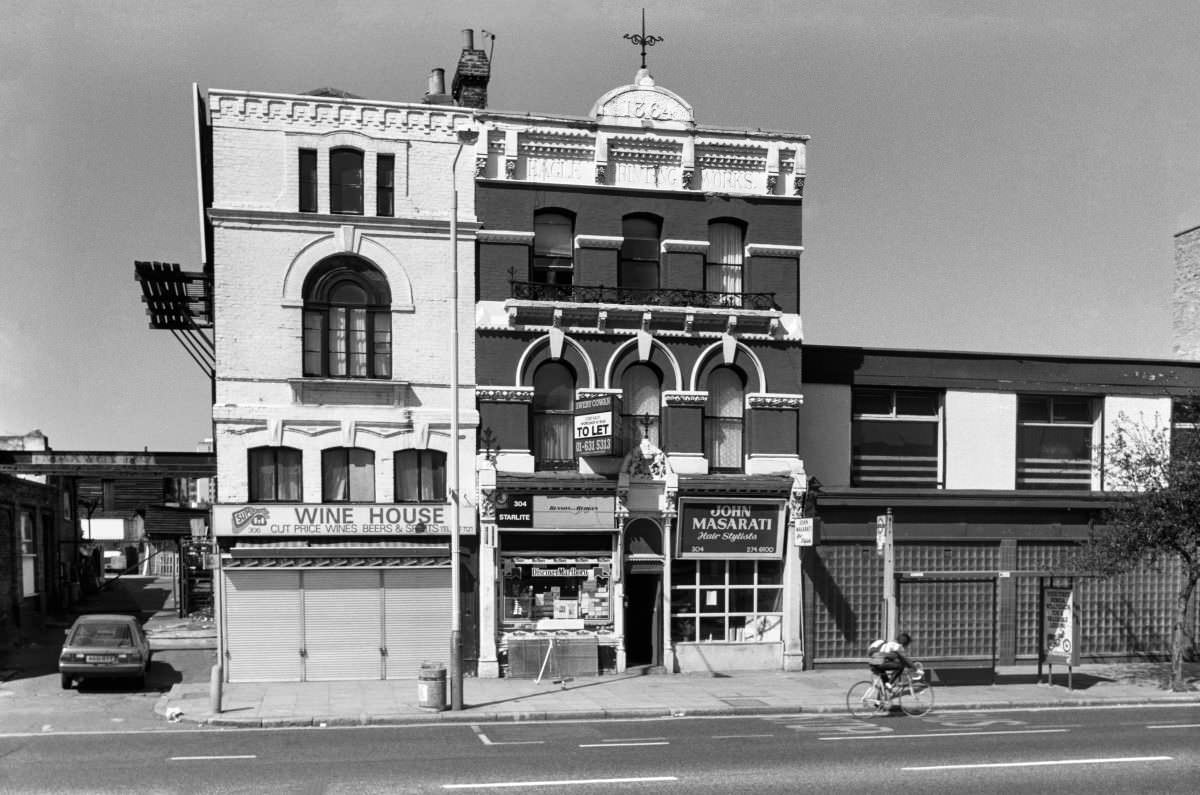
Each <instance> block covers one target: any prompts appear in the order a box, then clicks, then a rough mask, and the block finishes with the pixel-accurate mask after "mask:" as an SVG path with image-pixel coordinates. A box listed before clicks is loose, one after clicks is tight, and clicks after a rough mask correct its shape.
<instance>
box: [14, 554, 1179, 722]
mask: <svg viewBox="0 0 1200 795" xmlns="http://www.w3.org/2000/svg"><path fill="white" fill-rule="evenodd" d="M76 612H89V613H93V612H138V613H140V614H141V615H142V617H143V618H144V619H145V627H146V629H147V634H148V635H149V636H150V639H151V645H152V647H153V648H154V649H156V650H164V649H213V648H216V628H215V625H214V624H213V623H212V621H211V620H208V619H207V618H204V617H184V618H180V617H179V616H178V615H177V613H176V611H175V609H174V602H173V598H172V593H171V581H170V580H169V579H155V578H122V581H120V582H118V583H115V584H113V585H112V586H110V587H109V588H107V589H105V590H104V591H101V592H100V594H96V595H92V596H91V597H89V598H88V599H86V600H85V602H84V603H83V604H82V605H81V606H79V607H78V608H77V610H76ZM63 618H64V620H65V619H66V618H69V616H64V617H63ZM55 623H56V622H51V626H50V627H48V629H47V631H48V632H52V631H53V629H54V625H55ZM61 633H62V630H61V627H60V628H59V629H58V642H59V643H61ZM51 640H52V637H51ZM43 643H45V639H43ZM33 646H35V647H36V646H37V644H33ZM916 652H917V656H918V657H919V656H920V650H919V649H917V650H916ZM20 653H21V650H20V649H15V650H13V649H10V650H8V652H7V654H6V653H5V652H4V651H0V680H3V678H4V676H3V674H4V671H5V669H6V667H7V668H8V670H10V671H11V670H13V669H12V666H13V665H14V664H16V665H19V664H20ZM1185 672H1186V675H1187V678H1188V681H1189V684H1190V686H1191V690H1190V691H1189V692H1185V693H1174V692H1171V691H1169V690H1167V689H1166V688H1165V684H1166V680H1167V675H1168V664H1167V663H1162V662H1125V663H1093V664H1084V665H1080V666H1077V667H1075V668H1074V669H1072V670H1071V671H1070V677H1069V678H1068V671H1067V669H1066V668H1065V667H1061V666H1058V667H1055V668H1054V669H1053V680H1052V682H1050V681H1047V678H1048V677H1047V676H1046V675H1045V674H1046V673H1048V671H1045V670H1044V671H1043V676H1042V677H1041V678H1040V681H1039V677H1038V671H1037V667H1036V665H1021V666H1002V667H999V668H997V669H996V670H995V672H994V675H993V672H992V671H990V670H987V671H972V670H959V669H943V670H938V669H937V668H931V672H930V680H931V682H932V683H933V692H934V696H935V704H934V709H935V710H939V711H940V710H995V709H1004V708H1038V707H1066V706H1119V705H1145V704H1196V705H1200V663H1197V662H1193V663H1187V664H1186V667H1185ZM864 678H867V671H866V668H865V666H854V667H847V668H840V667H839V668H818V669H816V670H810V671H797V672H783V671H732V672H724V673H717V674H707V673H706V674H664V673H656V672H654V671H653V669H634V670H630V671H626V672H624V673H621V674H615V675H605V676H597V677H587V678H578V679H571V680H567V681H551V680H548V679H544V680H542V681H540V682H539V681H535V680H530V679H480V678H475V677H466V678H465V679H464V681H463V696H462V702H463V708H462V709H461V710H450V709H441V710H439V709H435V708H430V707H422V706H421V704H422V703H426V704H437V703H440V702H441V700H440V699H438V698H437V697H436V696H437V693H438V692H439V691H440V690H443V687H442V686H441V684H440V683H438V682H436V681H435V682H428V681H418V680H389V681H365V682H262V683H236V684H233V683H224V684H223V685H222V686H221V688H220V698H219V707H220V708H219V709H216V708H215V707H217V699H216V698H215V695H216V694H215V690H216V688H214V686H213V684H212V683H211V682H195V681H192V682H178V683H175V684H173V685H172V686H171V688H170V690H169V691H167V692H166V693H164V694H162V695H161V696H160V697H159V698H158V699H157V701H156V703H155V705H154V712H155V713H156V714H157V715H159V716H161V717H162V718H163V719H165V720H167V721H170V722H189V723H196V724H203V725H209V726H222V727H255V728H257V727H284V726H359V725H386V724H400V723H403V724H410V723H419V722H424V721H430V722H464V723H486V722H496V721H509V722H513V721H534V720H572V719H601V718H627V719H628V718H659V717H668V716H675V717H681V716H710V715H782V714H796V713H841V712H845V711H846V702H845V694H846V691H847V690H849V688H850V685H852V684H853V683H854V682H856V681H858V680H860V679H864ZM448 684H449V683H447V686H448ZM422 685H424V686H425V687H426V688H431V689H427V690H425V691H424V692H425V695H424V696H422V693H421V692H420V690H419V688H420V686H422ZM1068 685H1070V686H1068ZM430 693H432V694H434V695H433V697H432V698H431V697H430V695H429V694H430ZM445 701H446V702H449V701H450V696H449V693H448V692H446V693H445Z"/></svg>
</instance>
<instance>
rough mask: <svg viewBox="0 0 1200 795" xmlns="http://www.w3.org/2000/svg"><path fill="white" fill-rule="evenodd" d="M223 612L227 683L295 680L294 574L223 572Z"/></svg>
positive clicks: (298, 622) (297, 580)
mask: <svg viewBox="0 0 1200 795" xmlns="http://www.w3.org/2000/svg"><path fill="white" fill-rule="evenodd" d="M224 613H225V652H226V665H227V666H228V672H229V673H228V675H229V681H230V682H299V681H300V678H301V667H300V646H301V619H300V576H299V574H298V573H297V572H292V571H227V572H225V603H224Z"/></svg>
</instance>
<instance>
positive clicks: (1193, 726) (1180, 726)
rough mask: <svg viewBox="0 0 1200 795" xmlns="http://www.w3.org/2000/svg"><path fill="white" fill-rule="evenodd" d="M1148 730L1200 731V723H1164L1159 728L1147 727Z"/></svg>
mask: <svg viewBox="0 0 1200 795" xmlns="http://www.w3.org/2000/svg"><path fill="white" fill-rule="evenodd" d="M1146 728H1147V729H1200V723H1163V724H1161V725H1159V726H1147V727H1146Z"/></svg>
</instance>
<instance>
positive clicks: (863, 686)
mask: <svg viewBox="0 0 1200 795" xmlns="http://www.w3.org/2000/svg"><path fill="white" fill-rule="evenodd" d="M881 706H882V703H881V702H880V700H879V693H878V691H877V690H876V689H875V683H874V682H868V681H866V680H865V679H864V680H863V681H861V682H855V683H854V684H852V685H850V689H849V690H848V691H847V692H846V709H847V710H849V711H850V714H851V715H853V716H854V717H856V718H869V717H871V716H872V715H878V714H879V711H880V709H881Z"/></svg>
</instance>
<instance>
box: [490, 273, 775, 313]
mask: <svg viewBox="0 0 1200 795" xmlns="http://www.w3.org/2000/svg"><path fill="white" fill-rule="evenodd" d="M509 284H511V285H512V293H511V295H512V298H515V299H518V300H523V301H557V302H563V303H572V304H617V305H622V306H663V307H680V308H685V307H693V308H695V307H699V308H704V309H734V310H738V309H742V310H747V309H748V310H757V311H767V312H769V311H776V312H779V311H782V310H781V308H780V306H779V305H778V304H776V303H775V293H724V292H718V291H714V290H682V289H665V288H659V289H646V288H640V287H606V286H604V285H602V284H601V285H586V284H542V283H537V282H520V281H515V280H513V281H510V282H509Z"/></svg>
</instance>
